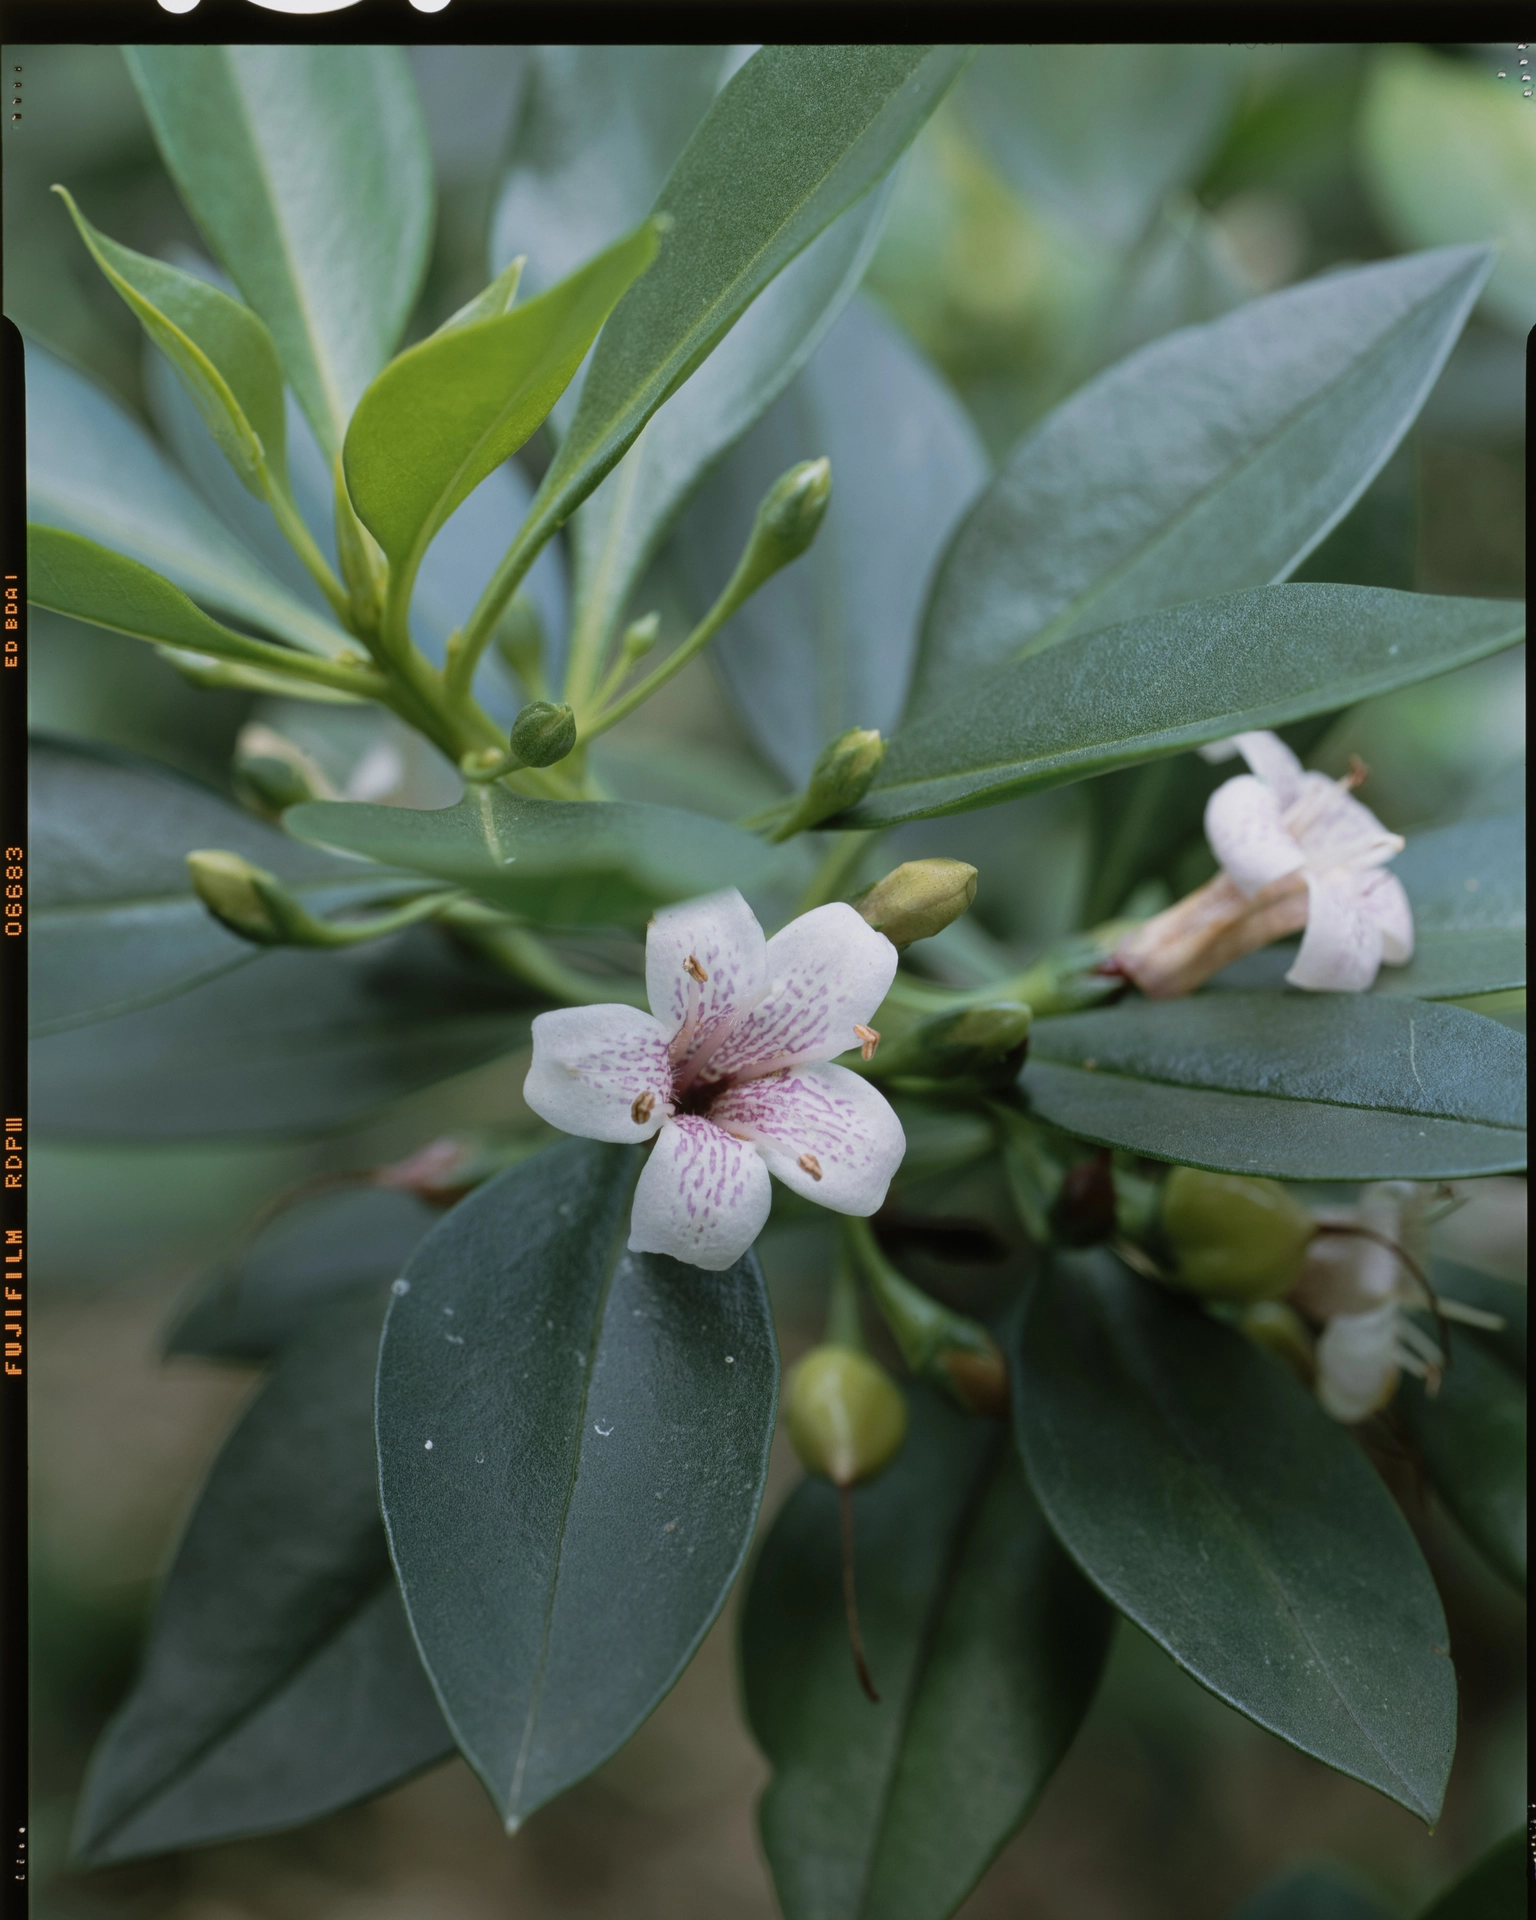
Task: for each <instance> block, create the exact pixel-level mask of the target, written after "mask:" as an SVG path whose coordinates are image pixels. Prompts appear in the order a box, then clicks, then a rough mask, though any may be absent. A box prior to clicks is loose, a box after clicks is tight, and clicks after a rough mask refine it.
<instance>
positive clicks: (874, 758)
mask: <svg viewBox="0 0 1536 1920" xmlns="http://www.w3.org/2000/svg"><path fill="white" fill-rule="evenodd" d="M884 758H885V742H884V741H883V740H882V739H881V738H880V735H879V733H878V732H877V731H876V730H875V729H874V728H873V727H850V728H849V729H848V731H847V732H846V733H840V734H839V735H838V736H837V738H836V739H835V740H833V741H831V742H830V743H829V744H828V745H827V746H825V747H823V748H822V750H821V753H820V755H819V756H818V757H817V761H816V764H815V766H814V767H812V769H811V777H810V779H809V780H808V781H807V782H806V783H805V791H804V793H802V794H801V795H800V797H799V799H798V800H795V801H793V802H792V803H791V805H790V811H789V813H788V814H787V815H786V816H785V818H784V819H783V820H782V821H781V822H780V824H779V825H778V826H777V827H776V828H775V829H774V832H773V835H772V837H773V838H774V839H775V840H787V839H788V838H789V837H790V835H791V834H792V833H804V832H805V831H806V830H807V829H808V828H810V827H814V826H819V825H820V823H821V822H822V821H823V820H830V819H831V818H832V816H833V815H834V814H838V813H846V812H847V810H848V808H849V807H853V806H857V805H858V803H859V801H860V800H862V799H863V798H864V794H865V792H866V790H867V789H868V787H869V783H870V781H871V780H873V779H874V777H875V774H876V772H877V771H878V770H879V766H880V762H881V761H882V760H883V759H884Z"/></svg>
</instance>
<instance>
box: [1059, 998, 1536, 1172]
mask: <svg viewBox="0 0 1536 1920" xmlns="http://www.w3.org/2000/svg"><path fill="white" fill-rule="evenodd" d="M1022 1084H1023V1089H1024V1092H1025V1093H1026V1094H1027V1095H1028V1096H1029V1099H1030V1101H1031V1103H1032V1105H1033V1106H1034V1108H1035V1110H1036V1111H1037V1112H1038V1113H1039V1114H1040V1115H1041V1116H1042V1117H1043V1118H1044V1119H1047V1120H1050V1121H1051V1122H1053V1123H1054V1124H1055V1125H1056V1126H1059V1127H1061V1128H1063V1129H1065V1131H1066V1132H1068V1133H1073V1134H1076V1135H1077V1136H1078V1137H1079V1138H1080V1139H1084V1140H1094V1141H1098V1142H1101V1143H1102V1144H1104V1145H1106V1146H1115V1147H1123V1148H1126V1149H1127V1150H1128V1151H1130V1152H1132V1153H1141V1154H1146V1155H1148V1156H1149V1157H1150V1158H1152V1159H1154V1160H1173V1161H1180V1162H1183V1163H1184V1164H1186V1165H1189V1166H1196V1167H1211V1168H1214V1169H1215V1170H1217V1171H1218V1172H1223V1173H1254V1174H1272V1175H1274V1176H1276V1177H1278V1178H1279V1179H1282V1180H1394V1179H1397V1180H1455V1179H1470V1178H1473V1177H1475V1176H1477V1175H1479V1174H1487V1173H1506V1172H1518V1171H1519V1170H1520V1169H1521V1168H1523V1167H1524V1166H1525V1163H1526V1141H1525V1041H1524V1039H1523V1038H1522V1037H1521V1036H1520V1035H1518V1034H1515V1033H1512V1032H1510V1030H1509V1029H1508V1028H1507V1027H1503V1026H1500V1025H1499V1023H1498V1022H1497V1021H1495V1020H1489V1019H1486V1018H1485V1017H1484V1016H1483V1015H1481V1014H1476V1013H1469V1012H1467V1011H1466V1010H1465V1009H1464V1008H1462V1007H1451V1006H1442V1005H1439V1004H1437V1003H1436V1002H1434V1001H1422V1000H1406V999H1390V998H1387V997H1386V996H1384V995H1380V994H1370V993H1367V994H1349V993H1328V994H1322V993H1317V994H1314V993H1297V992H1289V991H1288V992H1283V993H1276V992H1268V993H1203V994H1196V995H1194V996H1193V997H1191V998H1189V999H1185V1000H1172V1001H1155V1000H1142V999H1139V998H1137V999H1130V1000H1124V1001H1122V1002H1121V1003H1120V1004H1119V1005H1118V1006H1115V1007H1109V1008H1104V1009H1100V1010H1098V1011H1095V1012H1092V1013H1077V1014H1068V1015H1065V1016H1063V1017H1060V1018H1057V1019H1050V1020H1038V1021H1036V1022H1035V1025H1034V1027H1033V1028H1032V1029H1031V1031H1030V1037H1029V1064H1028V1066H1027V1067H1026V1068H1025V1070H1024V1076H1023V1082H1022Z"/></svg>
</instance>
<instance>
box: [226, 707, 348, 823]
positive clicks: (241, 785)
mask: <svg viewBox="0 0 1536 1920" xmlns="http://www.w3.org/2000/svg"><path fill="white" fill-rule="evenodd" d="M231 779H232V783H233V785H234V789H235V792H236V794H237V795H238V796H239V798H240V799H241V800H243V801H244V802H245V804H246V805H247V806H248V807H249V808H250V809H251V810H252V812H254V813H259V814H262V815H263V816H264V817H265V818H267V819H269V820H275V819H276V818H277V817H278V815H279V814H281V813H284V812H286V811H287V809H288V808H289V807H296V806H298V804H299V803H300V801H303V800H334V799H335V798H336V797H337V794H336V790H335V788H334V787H333V786H332V785H331V783H330V781H329V780H327V779H326V777H325V775H324V774H323V773H322V772H321V771H320V769H319V767H318V766H316V764H315V763H314V761H313V760H311V759H310V757H309V755H308V754H307V753H305V752H304V750H303V749H302V748H301V747H296V746H295V745H294V744H293V742H292V741H291V740H285V739H284V738H283V736H282V734H280V733H277V732H275V731H274V730H273V729H272V728H271V727H264V726H262V725H260V724H259V723H253V724H252V725H250V726H247V727H242V728H241V729H240V737H239V738H238V739H237V740H236V742H235V757H234V764H233V766H232V768H231Z"/></svg>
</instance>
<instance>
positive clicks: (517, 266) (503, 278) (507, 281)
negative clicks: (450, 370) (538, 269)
mask: <svg viewBox="0 0 1536 1920" xmlns="http://www.w3.org/2000/svg"><path fill="white" fill-rule="evenodd" d="M527 264H528V258H527V255H526V254H521V253H520V254H519V255H518V256H517V258H516V259H515V260H514V261H512V262H511V263H510V265H508V266H505V267H503V268H502V270H501V272H500V273H498V274H497V275H496V277H495V279H494V280H492V281H491V283H490V285H489V286H487V287H485V288H483V289H482V290H481V291H480V292H479V293H477V294H476V295H475V297H474V299H473V300H466V301H465V302H464V304H463V306H462V307H460V308H459V309H458V311H457V312H456V313H451V314H449V316H448V318H447V319H446V320H445V321H444V322H443V324H442V325H441V326H440V327H439V328H438V329H437V332H438V333H452V332H453V330H454V328H455V327H468V326H472V325H473V324H474V322H475V321H477V320H500V319H501V318H502V317H503V315H505V314H508V313H510V312H511V311H512V309H513V307H514V306H516V304H517V289H518V286H519V284H520V283H521V281H522V277H523V268H524V267H525V266H526V265H527Z"/></svg>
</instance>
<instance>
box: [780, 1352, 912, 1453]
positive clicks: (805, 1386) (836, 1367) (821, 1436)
mask: <svg viewBox="0 0 1536 1920" xmlns="http://www.w3.org/2000/svg"><path fill="white" fill-rule="evenodd" d="M785 1417H786V1420H787V1422H788V1426H789V1437H790V1440H791V1442H792V1443H793V1445H794V1449H795V1452H796V1453H797V1454H798V1455H799V1456H800V1459H801V1461H802V1463H803V1464H804V1465H805V1466H806V1467H807V1468H808V1469H809V1470H810V1471H811V1472H812V1473H819V1474H820V1475H821V1476H822V1477H823V1479H826V1480H830V1481H831V1482H832V1483H833V1485H834V1486H838V1487H851V1486H856V1485H857V1484H858V1483H859V1482H860V1481H861V1480H868V1479H870V1478H871V1477H872V1476H873V1475H874V1474H877V1473H878V1472H879V1471H880V1469H881V1468H882V1467H884V1466H886V1465H887V1464H888V1463H889V1462H890V1461H891V1460H892V1459H893V1458H894V1457H895V1455H896V1452H897V1449H898V1448H899V1447H900V1446H901V1443H902V1440H903V1439H904V1438H905V1436H906V1431H907V1403H906V1400H905V1399H904V1398H903V1396H902V1392H901V1389H900V1387H898V1386H897V1384H896V1382H895V1381H894V1380H893V1379H892V1378H891V1376H890V1375H889V1374H888V1373H887V1372H886V1371H885V1369H884V1367H882V1366H880V1365H879V1364H878V1363H877V1362H876V1361H874V1360H871V1359H870V1357H869V1355H868V1354H867V1353H860V1352H859V1351H858V1350H857V1349H856V1348H854V1347H841V1346H821V1347H814V1348H813V1349H812V1350H811V1351H810V1352H809V1353H808V1354H807V1355H806V1356H805V1358H804V1359H803V1360H802V1361H801V1362H800V1363H799V1365H798V1366H797V1367H796V1368H795V1370H794V1371H793V1373H791V1374H790V1376H789V1380H788V1383H787V1385H786V1388H785Z"/></svg>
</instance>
